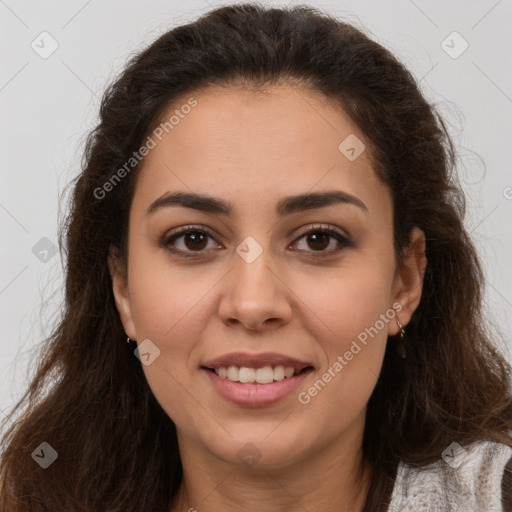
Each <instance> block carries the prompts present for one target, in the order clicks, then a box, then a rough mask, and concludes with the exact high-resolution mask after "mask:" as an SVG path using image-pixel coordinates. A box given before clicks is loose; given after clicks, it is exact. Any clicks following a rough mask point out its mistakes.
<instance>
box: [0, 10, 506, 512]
mask: <svg viewBox="0 0 512 512" xmlns="http://www.w3.org/2000/svg"><path fill="white" fill-rule="evenodd" d="M100 114H101V119H100V122H99V124H98V126H97V127H96V129H95V130H94V131H93V132H92V133H91V135H90V137H89V139H88V144H87V148H86V152H85V158H84V166H83V170H82V172H81V174H80V175H79V176H78V177H77V179H76V181H75V183H74V188H73V195H72V201H71V211H70V213H69V217H68V219H67V222H66V223H65V224H64V225H63V227H62V229H63V231H62V232H61V247H62V248H63V249H64V250H65V251H66V255H67V267H66V294H65V310H64V314H63V318H62V321H61V323H60V325H59V327H58V329H57V330H56V331H55V332H54V334H53V336H52V337H51V338H50V339H49V340H48V346H47V348H46V350H45V352H44V354H42V357H41V363H40V365H39V367H38V371H37V374H36V375H35V377H34V379H33V381H32V382H31V383H30V386H29V388H28V390H27V393H26V395H25V396H24V397H23V398H22V400H21V401H20V402H19V404H18V405H17V408H16V409H15V410H14V411H13V412H12V415H14V414H15V413H16V411H17V410H19V409H21V408H22V407H23V406H26V410H25V411H24V413H23V414H22V415H20V416H19V417H18V418H16V421H15V423H14V425H13V427H11V428H10V429H9V430H8V431H7V432H6V434H5V436H4V439H3V445H4V453H3V458H2V462H1V466H0V467H1V484H0V493H1V496H2V497H1V501H0V503H1V507H0V508H1V510H2V512H22V511H23V512H26V511H30V512H37V511H43V510H44V511H49V510H51V511H52V512H60V511H64V510H66V511H68V510H73V511H109V512H114V511H119V512H121V511H122V512H127V511H141V510H147V511H167V512H168V511H171V512H176V511H185V510H188V511H193V510H197V511H200V512H203V511H205V512H206V511H218V510H224V511H230V510H245V511H255V510H258V511H259V510H267V511H281V510H287V511H290V510H310V511H311V510H320V511H337V512H339V511H366V512H368V511H383V510H389V511H399V510H400V511H407V510H415V511H416V512H419V511H423V510H425V511H426V510H429V511H432V510H478V511H491V510H493V511H494V510H507V511H510V510H512V504H511V502H512V500H511V471H512V462H511V461H512V436H511V431H512V430H511V429H512V397H511V392H510V366H509V364H508V363H507V362H506V361H505V359H504V358H503V357H502V356H501V355H500V354H499V353H498V351H497V350H496V349H495V348H494V347H493V344H492V343H491V339H490V336H489V334H488V330H487V328H486V324H485V322H484V319H483V317H482V306H481V298H482V295H481V294H482V284H483V277H482V270H481V267H480V265H479V262H478V258H477V255H476V253H475V250H474V247H473V245H472V243H471V241H470V240H469V238H468V234H467V232H466V231H465V229H464V226H463V213H464V197H463V194H462V192H461V190H460V188H459V186H458V183H457V179H456V176H454V174H453V170H454V161H455V153H454V149H453V146H452V143H451V140H450V138H449V136H448V134H447V132H446V129H445V125H444V124H443V121H442V119H440V118H439V116H438V115H437V113H436V112H435V110H434V109H433V107H432V106H430V105H429V104H428V103H427V102H426V101H425V99H424V98H423V97H422V95H421V93H420V91H419V89H418V87H417V84H416V83H415V81H414V78H413V77H412V76H411V74H410V73H409V72H408V71H407V70H406V69H405V68H404V67H403V65H402V64H400V63H399V62H398V61H397V60H396V59H395V57H393V56H392V55H391V54H390V53H389V52H388V51H387V50H385V49H384V48H383V47H381V46H380V45H378V44H377V43H375V42H374V41H372V40H370V39H369V38H368V37H366V36H365V35H364V34H362V33H361V32H360V31H358V30H357V29H355V28H354V27H352V26H350V25H348V24H346V23H343V22H341V21H338V20H335V19H333V18H332V17H329V16H327V15H324V14H321V13H320V12H318V11H316V10H314V9H312V8H308V7H303V6H301V7H294V8H289V9H275V8H274V9H266V8H263V7H260V6H257V5H251V4H245V5H238V6H228V7H222V8H219V9H216V10H214V11H212V12H210V13H209V14H207V15H205V16H203V17H201V18H200V19H199V20H197V21H196V22H194V23H191V24H189V25H185V26H181V27H177V28H175V29H173V30H171V31H169V32H167V33H166V34H164V35H163V36H162V37H160V38H159V39H158V40H157V41H156V42H154V43H153V44H151V45H150V46H149V47H148V48H147V49H146V50H145V51H143V52H142V53H140V54H139V55H138V56H136V57H135V58H134V59H133V60H132V61H131V62H130V63H129V65H128V66H127V68H126V69H125V70H124V71H123V73H122V74H121V75H120V77H119V78H118V79H117V80H116V81H115V83H113V84H112V85H111V86H110V87H109V89H108V90H107V92H106V94H105V96H104V98H103V102H102V105H101V112H100ZM127 342H128V343H127ZM45 386H47V388H46V389H44V388H45Z"/></svg>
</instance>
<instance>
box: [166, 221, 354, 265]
mask: <svg viewBox="0 0 512 512" xmlns="http://www.w3.org/2000/svg"><path fill="white" fill-rule="evenodd" d="M209 238H210V239H212V240H215V238H214V236H213V234H212V233H211V232H210V231H209V230H208V229H207V228H205V227H203V226H184V227H182V228H178V229H177V230H176V231H174V232H172V233H170V234H168V235H166V236H165V237H164V238H163V239H162V242H161V246H162V247H165V248H167V249H168V250H170V251H171V252H173V253H175V254H177V255H178V256H183V257H193V256H195V254H194V253H198V255H199V254H201V253H203V252H205V251H204V250H205V249H207V248H210V249H211V248H215V247H216V248H219V249H220V248H222V246H219V245H217V246H215V244H213V247H208V242H209V241H210V240H209ZM302 239H305V241H306V244H308V245H309V247H310V248H311V249H313V250H311V251H310V250H308V249H298V250H299V251H301V252H311V253H312V254H311V255H312V256H314V257H316V256H327V255H331V254H334V253H338V252H340V251H341V250H343V247H350V246H351V243H350V241H349V239H348V238H347V237H346V236H345V235H344V234H343V233H342V232H340V231H338V230H336V229H333V228H330V227H328V226H324V225H316V226H312V227H310V228H308V229H307V230H303V231H302V234H301V236H299V238H298V239H296V241H295V242H294V244H292V246H293V245H297V244H298V243H299V242H300V241H301V240H302ZM336 242H337V244H336ZM333 245H334V248H333V247H331V249H330V250H325V249H326V248H328V247H329V246H333ZM336 245H337V246H336ZM340 246H341V247H340ZM315 253H318V254H315Z"/></svg>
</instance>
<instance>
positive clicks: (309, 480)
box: [171, 440, 370, 512]
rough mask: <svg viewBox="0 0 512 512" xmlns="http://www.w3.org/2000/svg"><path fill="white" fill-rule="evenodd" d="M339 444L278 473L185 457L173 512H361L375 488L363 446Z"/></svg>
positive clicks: (189, 451)
mask: <svg viewBox="0 0 512 512" xmlns="http://www.w3.org/2000/svg"><path fill="white" fill-rule="evenodd" d="M342 444H343V446H340V443H339V442H334V443H331V444H329V445H326V446H325V447H324V448H323V449H322V450H321V451H318V450H317V451H315V452H312V453H308V454H305V456H304V457H303V458H302V459H301V461H299V462H295V463H294V464H292V465H289V466H283V467H279V468H259V467H258V465H257V464H256V465H255V466H253V467H250V468H248V467H245V466H240V465H237V466H234V465H233V464H228V463H226V462H225V461H220V460H219V459H217V458H215V457H213V456H211V455H210V456H205V455H203V456H198V453H197V452H195V450H193V449H190V447H189V448H188V449H185V450H183V451H182V447H181V445H180V451H181V452H182V465H183V481H182V485H181V487H180V490H179V492H178V494H177V495H176V496H175V498H174V500H173V503H172V506H171V512H194V511H197V512H218V511H219V510H223V511H224V512H234V511H240V510H244V511H246V512H260V511H261V510H266V511H268V512H295V511H297V512H299V511H300V512H303V511H304V510H322V511H325V512H331V511H332V512H349V511H350V512H360V511H362V510H363V507H364V503H365V501H366V496H367V494H368V489H369V484H370V467H369V466H368V465H367V464H364V461H363V458H362V453H361V445H360V443H359V444H354V443H353V440H350V442H349V443H342Z"/></svg>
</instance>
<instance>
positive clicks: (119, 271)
mask: <svg viewBox="0 0 512 512" xmlns="http://www.w3.org/2000/svg"><path fill="white" fill-rule="evenodd" d="M108 268H109V271H110V277H111V278H112V291H113V292H114V300H115V303H116V308H117V311H118V313H119V318H120V319H121V323H122V324H123V327H124V330H125V332H126V334H127V335H128V336H129V337H130V338H132V339H133V340H136V339H137V335H136V332H135V326H134V323H133V317H132V307H131V301H130V293H129V289H128V269H127V268H126V267H125V265H121V263H120V261H119V257H118V252H117V248H116V247H114V246H112V245H111V246H110V247H109V251H108Z"/></svg>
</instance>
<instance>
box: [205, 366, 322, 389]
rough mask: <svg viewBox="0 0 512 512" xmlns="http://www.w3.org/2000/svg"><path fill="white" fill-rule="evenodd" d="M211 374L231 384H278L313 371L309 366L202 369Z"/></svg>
mask: <svg viewBox="0 0 512 512" xmlns="http://www.w3.org/2000/svg"><path fill="white" fill-rule="evenodd" d="M202 368H203V369H204V370H207V371H209V372H211V373H214V374H216V375H217V376H218V377H220V378H221V379H227V380H229V381H231V382H239V383H242V384H261V385H265V384H270V383H272V382H279V381H282V380H284V379H290V378H293V377H297V376H298V375H302V374H303V373H308V372H310V371H313V370H314V368H313V366H311V365H308V366H304V367H302V368H294V367H292V366H283V365H276V366H270V365H267V366H262V367H259V368H252V367H248V366H241V367H240V366H236V365H230V366H228V367H225V366H220V367H218V368H210V367H205V366H203V367H202Z"/></svg>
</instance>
